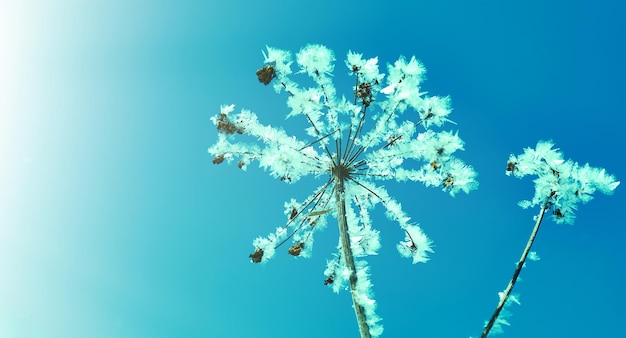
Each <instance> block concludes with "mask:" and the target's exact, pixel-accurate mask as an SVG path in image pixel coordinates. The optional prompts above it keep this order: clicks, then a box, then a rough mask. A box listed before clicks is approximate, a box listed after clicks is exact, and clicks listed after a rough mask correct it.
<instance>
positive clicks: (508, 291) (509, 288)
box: [480, 204, 549, 338]
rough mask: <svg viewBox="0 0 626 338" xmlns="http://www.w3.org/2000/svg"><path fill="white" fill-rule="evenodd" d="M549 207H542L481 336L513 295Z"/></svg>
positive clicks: (485, 334)
mask: <svg viewBox="0 0 626 338" xmlns="http://www.w3.org/2000/svg"><path fill="white" fill-rule="evenodd" d="M548 208H549V206H548V205H547V204H544V206H543V207H541V211H540V212H539V215H538V216H537V222H536V223H535V227H534V228H533V232H531V234H530V237H529V238H528V243H526V248H525V249H524V252H522V257H521V258H520V260H519V261H518V262H517V268H516V269H515V272H514V273H513V277H511V280H510V281H509V285H508V286H507V287H506V290H504V295H503V296H502V297H500V302H499V303H498V306H497V307H496V311H494V313H493V315H492V316H491V319H489V323H487V326H485V329H484V330H483V333H482V335H481V336H480V337H481V338H486V337H487V335H488V334H489V331H490V330H491V328H492V327H493V324H494V323H495V322H496V319H497V318H498V315H499V314H500V311H502V308H503V307H504V304H505V303H506V300H507V299H508V298H509V295H511V292H512V291H513V286H515V282H516V281H517V278H518V277H519V274H520V272H521V271H522V267H523V266H524V262H525V261H526V257H527V256H528V253H529V252H530V248H531V247H532V245H533V242H534V241H535V237H536V236H537V232H538V231H539V226H540V225H541V220H542V219H543V215H544V214H545V213H546V210H547V209H548Z"/></svg>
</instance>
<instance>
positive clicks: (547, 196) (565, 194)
mask: <svg viewBox="0 0 626 338" xmlns="http://www.w3.org/2000/svg"><path fill="white" fill-rule="evenodd" d="M553 146H554V144H553V143H552V142H550V141H539V142H538V143H537V146H536V147H535V149H533V148H526V149H524V153H523V154H521V155H517V156H514V155H511V156H510V157H509V161H508V163H507V169H506V173H507V175H510V174H513V175H514V176H515V177H518V178H522V177H524V176H526V175H536V176H537V178H536V179H535V180H534V183H535V196H534V197H533V199H532V200H525V201H521V202H520V203H519V204H520V206H521V207H523V208H529V207H532V206H536V205H541V206H542V207H544V208H550V209H551V210H552V217H553V219H554V220H555V222H556V223H568V224H572V223H573V222H574V218H575V214H574V212H575V211H576V209H577V204H578V203H581V202H582V203H587V202H589V201H590V200H591V199H593V196H592V194H593V193H594V192H595V191H596V190H600V191H601V192H602V193H604V194H611V193H613V190H615V188H617V186H618V185H619V183H620V182H619V181H616V180H615V177H614V176H613V175H609V174H607V173H606V171H605V170H604V169H602V168H594V167H591V166H589V164H585V165H584V166H580V165H578V163H576V162H573V161H572V160H564V159H563V154H562V153H561V152H559V151H558V149H553Z"/></svg>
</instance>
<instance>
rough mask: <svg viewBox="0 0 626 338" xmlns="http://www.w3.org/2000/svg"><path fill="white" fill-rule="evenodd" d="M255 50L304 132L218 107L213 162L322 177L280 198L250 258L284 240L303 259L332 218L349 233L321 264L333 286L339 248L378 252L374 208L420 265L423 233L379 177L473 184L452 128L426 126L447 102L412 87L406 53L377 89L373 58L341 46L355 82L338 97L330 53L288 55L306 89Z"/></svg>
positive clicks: (418, 73) (415, 81) (444, 115)
mask: <svg viewBox="0 0 626 338" xmlns="http://www.w3.org/2000/svg"><path fill="white" fill-rule="evenodd" d="M264 56H265V64H264V66H263V67H262V68H261V69H259V70H258V71H257V76H258V77H259V80H260V81H261V82H262V83H264V84H269V83H272V82H273V83H274V89H275V90H276V91H277V92H286V93H287V95H288V97H287V106H288V108H289V109H288V110H287V114H286V115H287V117H302V119H303V122H304V123H305V124H306V127H304V130H305V133H302V135H299V136H298V137H296V136H293V135H291V134H289V133H287V132H286V131H284V130H283V129H281V128H275V127H271V126H267V125H263V124H261V123H260V122H259V118H258V117H257V115H255V114H254V113H252V112H250V111H248V110H245V109H242V110H241V111H240V112H239V113H236V114H234V113H233V112H234V106H233V105H228V106H222V109H221V111H220V113H219V114H218V115H217V116H215V117H213V118H212V121H213V123H214V124H215V125H216V126H217V130H218V140H217V142H216V143H215V144H214V145H213V146H212V147H211V148H209V153H211V154H212V155H213V156H214V161H213V163H215V164H220V163H223V162H232V161H237V165H238V167H239V168H241V169H246V168H247V167H248V165H249V164H250V163H252V162H258V163H259V166H260V167H262V168H264V169H265V170H267V171H268V172H269V173H270V175H272V176H273V177H275V178H277V179H280V180H281V181H284V182H286V183H295V182H297V181H298V180H299V179H300V178H302V177H304V176H307V175H312V176H315V177H318V178H322V183H321V185H320V186H319V187H318V188H317V189H315V190H314V191H313V193H312V194H311V195H310V196H308V197H307V198H305V199H304V200H303V201H302V202H298V201H296V200H295V199H293V200H290V201H288V202H287V203H285V216H286V218H287V220H286V223H285V224H284V225H283V226H280V227H278V228H277V229H276V231H275V232H274V233H272V234H270V235H269V236H267V237H259V238H257V239H255V240H254V241H253V245H254V252H253V253H252V254H251V255H250V259H251V260H252V261H253V262H255V263H261V262H266V261H267V260H268V259H270V258H271V257H272V256H273V255H274V253H275V252H276V249H277V248H279V247H280V246H282V245H283V244H284V243H286V242H287V241H288V240H291V241H292V242H293V245H292V246H291V247H290V248H289V249H288V250H286V251H287V252H288V253H289V254H291V255H293V256H301V257H308V256H310V254H311V248H312V245H313V233H314V232H316V231H317V230H319V229H323V228H324V227H325V226H326V224H327V218H328V216H334V217H336V218H337V219H338V220H340V219H342V220H345V222H344V223H347V229H345V231H342V232H341V233H344V232H346V233H347V234H346V236H347V237H345V238H349V239H348V240H347V241H344V242H341V241H340V243H339V245H338V249H339V250H338V253H337V254H336V255H335V258H334V259H332V260H331V261H329V263H328V267H327V269H326V272H325V273H326V276H327V278H326V280H325V284H328V285H332V287H333V288H334V289H335V290H339V289H341V288H342V287H343V286H345V285H346V284H347V283H348V282H349V280H350V278H351V277H350V275H351V273H350V271H351V270H350V269H348V266H347V265H346V264H347V263H346V260H347V259H348V258H346V257H344V256H345V250H346V248H347V247H349V251H350V253H351V255H350V256H351V257H352V256H353V257H356V258H359V257H363V256H367V255H374V254H376V253H377V252H378V250H379V248H380V234H379V231H378V230H376V229H375V228H374V227H373V224H372V222H371V218H370V214H369V213H370V210H372V209H373V208H374V207H375V206H376V205H377V204H380V205H382V206H383V207H384V208H385V215H386V216H387V217H388V218H389V219H390V220H392V221H394V222H396V223H398V225H399V226H400V228H401V229H402V230H403V231H402V232H403V236H402V235H401V236H400V238H401V241H400V243H399V244H398V245H397V248H398V250H399V252H400V254H401V255H402V256H405V257H409V258H412V261H413V263H418V262H426V261H427V260H428V254H429V253H430V252H432V248H431V241H430V239H428V237H427V236H426V235H425V234H424V233H423V232H422V230H421V228H420V227H419V226H418V225H417V224H416V223H415V222H412V221H411V218H410V217H409V216H408V215H406V214H405V212H404V211H403V210H402V207H401V204H400V203H399V202H397V201H396V200H395V199H394V198H393V197H391V196H390V195H389V193H388V192H387V190H386V189H385V188H384V187H383V186H381V185H380V184H378V182H379V181H384V180H396V181H398V182H404V181H414V182H422V183H424V184H425V185H426V186H434V187H438V188H440V189H442V190H444V191H446V192H448V193H450V194H451V195H452V196H454V195H455V194H457V193H459V192H465V193H468V192H469V191H471V190H473V189H476V187H477V185H478V184H477V182H476V180H475V178H476V173H475V171H474V170H473V168H472V167H471V166H468V165H466V164H465V163H464V162H463V161H461V160H460V159H458V158H457V157H456V156H455V153H456V152H457V151H458V150H463V141H462V140H461V138H460V137H459V136H458V132H456V131H454V132H453V131H440V130H434V129H432V128H433V127H440V126H442V125H443V124H444V123H445V122H448V121H449V120H448V115H449V114H450V112H451V108H450V99H449V98H448V97H437V96H427V95H426V94H425V92H422V91H421V90H420V85H421V81H422V80H423V79H424V72H425V68H424V66H423V65H422V64H421V63H420V62H419V61H417V59H415V57H412V58H410V59H409V60H408V61H407V59H405V58H402V57H401V58H399V59H398V60H397V61H396V62H394V63H393V64H392V65H389V66H388V70H389V76H387V78H386V84H385V86H384V88H383V84H382V82H383V78H384V77H385V75H384V74H381V73H380V72H379V69H378V59H377V58H369V59H364V58H363V56H362V55H361V54H357V53H354V52H349V53H348V56H347V60H346V65H347V67H348V69H349V70H350V73H351V75H352V76H354V77H355V80H354V83H355V84H354V86H353V87H352V90H351V93H350V95H349V98H346V97H340V98H339V97H337V95H336V92H335V87H334V84H333V82H332V78H331V75H332V74H331V72H332V70H333V68H334V61H335V57H334V53H333V52H332V51H331V50H330V49H328V48H326V47H324V46H321V45H308V46H306V47H304V48H302V49H301V50H300V51H299V52H298V53H297V55H296V61H297V64H298V65H299V67H300V71H298V72H296V73H295V74H306V75H308V76H309V77H311V78H312V80H313V82H314V85H313V86H311V87H301V86H299V85H298V84H297V83H296V82H295V81H294V80H293V79H292V78H291V76H292V75H294V74H292V72H291V68H290V65H291V64H292V61H291V60H292V59H293V58H292V56H291V54H290V53H289V52H287V51H282V50H278V49H275V48H270V47H268V48H267V52H265V53H264ZM411 110H412V113H411V114H407V113H406V112H407V111H411ZM405 114H406V115H405ZM339 223H340V224H342V222H341V220H340V222H339ZM342 236H343V235H342ZM342 238H344V237H342ZM356 263H357V264H356V266H357V267H358V271H357V273H356V274H357V275H358V276H362V277H363V278H358V276H357V280H358V282H357V285H356V289H354V290H353V291H354V294H353V296H354V297H355V299H356V302H357V303H358V304H359V305H360V306H362V307H363V308H364V311H365V313H367V318H368V319H367V321H368V325H370V332H371V333H372V334H373V335H374V336H376V335H379V334H380V332H382V327H380V325H379V324H378V321H379V320H380V319H379V318H378V317H377V316H376V315H375V314H374V313H373V309H374V305H375V303H374V301H373V300H372V295H371V292H370V283H369V281H368V279H367V278H366V276H367V275H368V274H367V267H366V266H365V265H364V264H365V262H364V261H358V262H356ZM352 266H354V262H353V264H352Z"/></svg>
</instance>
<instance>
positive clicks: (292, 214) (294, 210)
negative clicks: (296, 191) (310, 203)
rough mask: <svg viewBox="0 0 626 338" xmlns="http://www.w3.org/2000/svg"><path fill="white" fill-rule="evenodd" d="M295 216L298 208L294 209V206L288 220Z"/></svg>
mask: <svg viewBox="0 0 626 338" xmlns="http://www.w3.org/2000/svg"><path fill="white" fill-rule="evenodd" d="M296 216H298V210H296V208H292V209H291V214H290V215H289V220H290V221H291V220H293V219H294V218H296Z"/></svg>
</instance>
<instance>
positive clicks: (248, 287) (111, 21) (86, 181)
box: [0, 0, 626, 338]
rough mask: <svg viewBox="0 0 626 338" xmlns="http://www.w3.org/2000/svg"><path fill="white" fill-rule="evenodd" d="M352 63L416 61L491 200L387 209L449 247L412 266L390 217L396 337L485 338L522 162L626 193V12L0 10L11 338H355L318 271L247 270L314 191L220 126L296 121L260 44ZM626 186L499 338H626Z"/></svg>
mask: <svg viewBox="0 0 626 338" xmlns="http://www.w3.org/2000/svg"><path fill="white" fill-rule="evenodd" d="M307 43H321V44H325V45H327V46H328V47H330V48H331V49H333V50H335V52H336V54H337V58H338V63H337V67H336V71H335V79H336V85H337V89H338V92H339V93H343V94H346V95H349V94H350V89H349V86H350V85H351V83H352V82H351V81H352V80H351V79H350V78H349V77H348V76H347V69H344V66H343V59H344V57H345V54H346V52H347V51H348V50H353V51H359V52H362V53H364V54H365V56H367V57H372V56H376V55H378V56H379V60H380V62H381V64H383V65H384V64H385V63H386V62H393V61H394V60H396V58H397V57H398V56H399V55H405V56H411V55H415V56H416V57H417V58H419V59H420V60H422V61H423V62H424V64H425V65H426V68H427V70H428V80H427V81H426V82H425V83H424V84H423V89H424V90H426V91H428V92H429V93H431V94H433V95H451V96H452V100H453V101H452V102H453V107H454V112H453V114H452V115H451V118H452V119H453V120H454V121H455V122H457V123H458V125H457V126H453V125H449V126H448V128H453V129H458V130H459V131H460V136H461V137H462V138H463V139H464V140H465V141H466V151H465V152H463V153H462V154H460V157H461V158H463V159H464V160H465V161H466V162H468V163H470V164H472V165H473V166H474V167H475V169H476V170H477V171H478V172H479V175H480V176H479V180H480V188H479V190H478V191H475V192H473V193H471V194H470V195H467V196H466V195H461V196H458V197H457V198H451V197H450V196H448V195H447V194H445V193H443V192H441V191H440V190H439V189H432V188H431V189H428V188H425V187H423V186H421V185H419V184H411V183H409V184H402V185H400V184H387V185H386V186H387V188H388V190H389V192H390V193H391V194H392V195H394V196H395V197H396V198H397V199H398V201H400V202H401V203H402V204H403V206H404V208H405V210H406V211H407V212H408V213H409V214H410V215H411V216H412V217H413V219H414V220H415V221H417V222H419V223H420V224H421V225H422V227H423V229H424V231H425V232H426V233H427V234H428V235H429V236H430V237H431V238H432V239H433V240H434V242H435V245H436V247H435V251H436V252H435V253H434V254H433V255H432V260H431V261H430V262H428V263H427V264H420V265H411V264H410V261H409V260H407V259H403V258H401V257H399V255H398V253H397V251H396V250H395V243H396V242H397V241H398V240H400V239H402V237H403V234H402V232H401V231H400V230H399V229H398V226H397V225H396V224H393V223H391V222H389V221H387V220H386V219H385V217H384V216H383V213H382V210H381V209H378V210H376V211H375V212H374V215H373V216H374V225H375V226H376V227H377V228H378V229H379V230H380V231H381V234H382V238H383V248H382V250H381V253H380V254H379V255H378V256H376V257H372V258H371V259H369V262H370V264H371V270H372V274H373V276H372V280H373V283H374V284H375V286H374V291H375V293H376V299H377V300H378V302H379V308H378V313H379V314H380V315H381V316H382V317H383V324H384V326H385V334H384V337H468V336H470V335H474V336H477V335H478V334H479V333H480V331H481V329H482V325H483V321H484V320H486V319H488V318H489V316H490V315H491V313H492V311H493V309H494V307H495V305H496V303H497V300H498V298H497V294H496V293H497V291H499V290H502V289H504V288H505V286H506V284H507V282H508V280H509V278H510V275H511V274H512V272H513V269H514V267H515V265H514V263H515V262H516V261H517V259H518V258H519V255H520V253H521V251H522V249H523V247H524V245H525V243H526V240H527V237H528V235H529V233H530V231H531V228H532V225H533V221H532V216H533V215H534V213H535V212H536V210H523V209H521V208H519V207H518V206H517V205H516V203H517V202H518V201H519V200H521V199H525V198H529V197H531V196H532V190H533V187H532V182H531V180H530V179H526V180H517V179H514V178H511V177H507V176H505V175H504V169H505V166H506V160H507V158H508V155H509V154H510V153H520V152H521V151H522V148H524V147H527V146H534V145H535V144H536V142H537V141H538V140H539V139H553V140H554V141H555V142H556V144H557V146H558V147H560V148H561V149H562V150H563V151H564V152H565V156H566V157H567V158H572V159H574V160H576V161H579V162H590V163H591V164H592V165H594V166H600V167H604V168H606V169H607V170H608V171H609V172H610V173H613V174H615V175H616V176H617V178H618V179H621V180H622V181H624V180H626V165H625V164H626V160H625V159H624V153H623V152H624V146H626V141H625V136H624V135H625V131H624V123H625V122H626V118H625V117H624V116H625V114H626V108H625V107H626V105H625V103H624V98H625V94H624V92H625V89H626V85H625V81H626V80H625V79H626V66H625V64H624V60H626V3H625V2H624V1H621V0H606V1H576V0H575V1H571V0H570V1H539V0H530V1H514V2H503V1H483V0H476V1H458V0H456V1H386V2H383V1H370V2H368V1H338V2H334V1H307V2H304V1H302V2H300V1H283V0H280V1H272V2H264V1H239V0H230V1H219V2H218V1H204V2H199V1H196V2H193V1H186V2H184V1H171V2H168V1H140V0H130V1H78V0H76V1H69V0H68V1H62V0H59V1H34V0H21V1H17V0H8V1H7V0H5V1H3V2H2V4H1V5H0V114H1V119H0V151H1V152H0V337H2V338H39V337H46V338H70V337H76V338H78V337H89V338H105V337H107V338H110V337H116V338H131V337H133V338H136V337H146V338H147V337H150V338H156V337H227V338H228V337H234V338H239V337H242V338H247V337H294V336H297V337H301V338H305V337H357V335H358V331H357V327H356V323H355V320H354V314H353V310H352V308H351V301H350V297H349V294H348V293H347V292H342V293H340V294H339V295H336V294H334V293H332V291H331V290H330V289H328V288H326V287H325V286H324V285H323V283H322V281H323V279H324V276H323V274H322V271H323V269H324V266H325V260H326V259H328V258H330V257H331V254H332V253H333V252H334V247H335V245H336V243H337V230H336V228H335V227H333V226H332V224H333V223H332V222H331V226H329V228H327V229H326V230H325V232H323V233H320V234H319V235H318V236H317V240H316V246H315V248H314V250H313V253H314V255H313V258H311V259H308V260H305V259H294V258H292V257H291V256H289V255H287V254H283V253H282V252H280V253H279V254H278V255H277V257H276V258H275V259H274V260H273V261H271V262H270V263H269V264H267V265H264V266H259V265H254V264H252V263H250V261H249V259H248V257H247V255H248V254H249V253H250V252H251V251H252V250H253V247H252V245H251V242H252V240H253V239H254V238H255V237H256V236H259V235H263V236H265V235H266V234H267V233H269V232H271V231H272V230H273V229H274V228H275V227H276V226H278V225H281V224H283V223H284V221H285V218H284V215H283V202H284V201H285V200H288V199H290V198H292V197H293V198H296V199H300V200H301V199H303V198H304V197H306V196H308V194H309V193H311V192H312V189H313V188H314V187H316V186H317V185H318V184H320V182H321V181H316V180H314V179H313V178H307V179H304V180H302V181H301V182H298V183H297V184H295V185H287V184H284V183H282V182H279V181H277V180H273V179H271V178H270V177H269V176H268V175H267V174H266V173H264V172H263V171H262V170H260V169H258V167H256V166H251V168H250V169H249V171H248V172H243V171H241V170H239V169H237V167H236V166H234V165H231V166H227V165H225V164H223V165H220V166H216V165H213V164H212V163H211V159H212V157H211V156H209V155H208V154H207V152H206V149H207V148H208V147H209V146H210V145H212V144H213V143H214V142H215V141H216V139H217V134H216V131H215V127H214V126H213V125H212V123H211V122H210V120H209V118H210V117H211V116H212V115H214V114H216V113H218V111H219V106H220V104H230V103H235V104H237V107H238V108H242V107H245V108H248V109H251V110H253V111H255V112H257V113H258V114H259V116H260V118H261V120H262V121H263V122H265V123H268V124H272V125H285V127H286V128H288V130H289V132H291V133H294V134H297V135H302V134H303V130H302V128H303V127H304V126H305V125H306V124H305V121H302V120H294V121H288V122H287V123H285V122H284V119H283V117H284V114H285V113H287V112H288V108H287V107H286V105H285V99H286V97H285V96H284V95H283V96H280V95H276V94H275V93H274V92H273V90H272V89H271V88H269V87H264V86H263V85H261V84H259V83H258V81H257V79H256V76H255V74H254V72H255V70H256V69H257V68H259V67H260V66H262V61H263V59H262V55H261V50H262V49H263V48H264V47H265V45H270V46H274V47H277V48H282V49H288V50H292V51H294V52H295V51H297V50H298V49H299V48H301V47H302V46H304V45H305V44H307ZM624 189H626V187H624V186H620V187H618V189H617V191H616V193H615V194H614V196H610V197H607V196H603V195H597V196H596V199H595V200H593V201H592V202H590V203H589V204H587V205H582V206H581V207H580V210H579V211H578V213H577V219H576V223H575V224H574V225H573V226H569V225H556V224H555V223H553V222H552V221H550V220H549V221H547V222H545V224H544V226H543V227H542V229H541V231H540V233H539V236H538V238H537V240H536V242H535V246H534V249H535V250H536V251H537V252H538V253H539V255H540V256H541V258H542V259H541V260H540V261H539V262H531V263H529V264H528V267H527V269H525V270H524V271H523V274H522V279H523V281H522V282H521V283H518V285H517V287H516V291H517V292H519V293H521V301H522V305H521V306H517V307H513V314H514V315H513V318H512V319H511V323H512V326H511V327H510V328H508V329H506V331H505V334H504V335H503V336H502V337H626V307H625V304H626V291H625V288H624V286H625V285H626V263H625V261H626V248H625V243H626V230H625V226H626V222H625V221H624V215H623V211H624V207H625V206H626V194H624Z"/></svg>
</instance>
